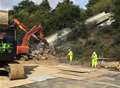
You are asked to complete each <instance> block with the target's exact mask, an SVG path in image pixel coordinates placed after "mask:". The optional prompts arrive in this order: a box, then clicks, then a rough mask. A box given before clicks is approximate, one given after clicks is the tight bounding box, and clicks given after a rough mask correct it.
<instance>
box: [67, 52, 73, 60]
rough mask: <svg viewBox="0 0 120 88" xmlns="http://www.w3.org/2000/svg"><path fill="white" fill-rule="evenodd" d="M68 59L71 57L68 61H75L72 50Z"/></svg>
mask: <svg viewBox="0 0 120 88" xmlns="http://www.w3.org/2000/svg"><path fill="white" fill-rule="evenodd" d="M68 57H69V58H68V59H69V60H70V61H72V60H73V51H71V50H70V51H69V52H68Z"/></svg>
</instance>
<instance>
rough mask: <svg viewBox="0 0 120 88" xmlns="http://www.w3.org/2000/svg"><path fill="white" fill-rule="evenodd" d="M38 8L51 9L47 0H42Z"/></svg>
mask: <svg viewBox="0 0 120 88" xmlns="http://www.w3.org/2000/svg"><path fill="white" fill-rule="evenodd" d="M39 9H41V10H48V11H49V10H51V7H50V5H49V2H48V0H43V1H42V3H41V4H40V5H39Z"/></svg>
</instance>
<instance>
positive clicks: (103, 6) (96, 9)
mask: <svg viewBox="0 0 120 88" xmlns="http://www.w3.org/2000/svg"><path fill="white" fill-rule="evenodd" d="M111 9H112V0H90V1H89V3H88V4H87V13H88V15H89V16H91V15H94V14H98V13H100V12H103V11H105V12H110V11H111Z"/></svg>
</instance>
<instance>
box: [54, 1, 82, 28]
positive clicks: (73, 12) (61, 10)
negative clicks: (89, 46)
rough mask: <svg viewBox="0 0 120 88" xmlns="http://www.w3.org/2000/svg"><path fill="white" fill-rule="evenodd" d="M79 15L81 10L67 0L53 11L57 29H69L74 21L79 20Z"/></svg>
mask: <svg viewBox="0 0 120 88" xmlns="http://www.w3.org/2000/svg"><path fill="white" fill-rule="evenodd" d="M80 13H81V9H80V8H79V7H78V6H75V5H74V4H73V3H72V2H70V1H69V0H64V2H62V3H59V4H58V6H57V7H56V9H55V11H54V14H55V16H56V19H57V21H58V27H59V29H61V28H64V27H71V26H72V24H73V23H74V22H75V21H76V20H80Z"/></svg>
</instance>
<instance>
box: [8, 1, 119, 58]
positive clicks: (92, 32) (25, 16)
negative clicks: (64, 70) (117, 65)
mask: <svg viewBox="0 0 120 88" xmlns="http://www.w3.org/2000/svg"><path fill="white" fill-rule="evenodd" d="M103 11H105V12H111V13H112V14H114V19H115V22H114V23H113V24H112V25H110V26H104V27H101V28H99V27H88V26H86V25H85V24H84V21H85V20H86V19H87V18H89V17H91V16H93V15H96V14H98V13H101V12H103ZM14 17H15V18H17V19H19V20H21V21H22V22H23V23H24V24H26V25H27V26H28V27H29V28H31V27H32V26H34V25H37V24H42V25H43V28H44V30H45V34H46V36H49V35H50V34H53V33H55V32H57V31H59V30H61V29H63V28H70V29H75V30H76V31H75V32H74V33H73V34H70V35H69V37H68V39H67V41H66V42H64V43H63V44H62V45H61V47H64V48H65V49H64V48H60V49H59V51H61V52H64V55H65V52H67V51H66V49H67V48H66V46H67V47H71V48H72V49H73V51H74V52H75V56H76V57H78V58H90V55H91V53H92V52H93V51H96V52H97V53H98V55H99V56H100V57H108V58H120V39H119V38H120V0H89V3H88V4H87V9H86V10H84V9H82V8H79V6H76V5H74V4H73V2H71V1H70V0H63V2H61V3H58V5H57V7H56V8H55V9H52V8H51V7H50V5H49V2H48V0H43V2H42V3H41V4H39V5H38V4H37V5H36V4H35V3H33V2H32V1H29V0H23V1H22V2H20V3H19V4H18V5H17V6H14V9H13V10H11V11H10V18H9V20H10V21H12V19H13V18H14ZM17 32H19V35H18V36H19V37H18V38H17V40H18V41H19V40H20V37H22V36H23V34H24V33H23V32H20V30H17ZM91 37H92V38H91Z"/></svg>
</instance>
